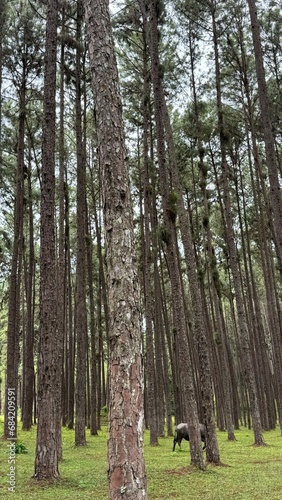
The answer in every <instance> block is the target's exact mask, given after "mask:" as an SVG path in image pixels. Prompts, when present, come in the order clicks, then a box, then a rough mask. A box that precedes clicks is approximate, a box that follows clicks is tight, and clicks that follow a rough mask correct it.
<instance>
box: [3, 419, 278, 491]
mask: <svg viewBox="0 0 282 500" xmlns="http://www.w3.org/2000/svg"><path fill="white" fill-rule="evenodd" d="M2 434H3V419H2V420H0V435H2ZM18 434H19V435H18V438H19V440H20V442H21V443H23V444H24V445H25V446H26V447H27V449H28V453H25V454H17V455H16V492H15V494H16V497H17V500H21V499H22V500H29V499H30V500H33V499H34V500H38V499H40V500H48V499H50V500H51V499H52V500H53V499H54V498H55V500H72V499H73V500H74V499H79V498H81V499H84V500H88V499H91V500H93V499H94V500H107V498H108V491H107V463H106V442H107V432H106V428H105V427H103V429H102V431H100V432H99V436H90V435H89V432H88V437H87V440H88V444H87V446H86V447H81V448H76V447H75V446H74V431H71V430H67V429H63V455H64V458H63V460H62V462H61V463H60V475H61V479H60V480H59V481H57V482H56V483H55V484H46V483H45V482H44V481H43V482H40V483H39V484H38V483H37V482H34V481H33V480H32V479H31V476H32V474H33V467H34V450H35V439H36V430H35V428H34V429H32V430H31V431H29V432H23V431H21V430H19V433H18ZM264 436H265V441H266V443H267V446H263V447H255V446H252V443H253V433H252V431H250V430H248V429H241V430H239V431H236V438H237V441H236V442H228V441H227V437H226V433H224V432H218V442H219V449H220V457H221V461H222V463H223V464H224V465H225V466H224V467H215V466H212V465H208V466H207V470H206V471H204V472H200V471H196V470H194V469H192V468H191V467H190V466H189V453H188V449H189V448H188V447H189V444H188V443H187V442H182V450H178V449H177V450H176V451H175V452H172V451H171V450H172V438H164V439H160V441H159V442H160V445H159V446H158V447H151V446H150V445H149V433H148V432H146V433H145V457H146V468H147V479H148V497H149V500H165V499H167V500H168V499H169V500H175V499H176V500H200V499H203V498H205V500H233V499H236V500H266V499H267V500H281V498H282V493H281V492H282V474H281V466H282V447H281V445H282V443H281V435H280V431H279V430H278V429H277V430H276V431H270V432H266V433H265V435H264ZM8 457H9V450H8V448H7V442H6V441H4V440H0V497H1V499H3V500H5V499H9V498H11V495H13V493H10V492H9V491H8V476H7V474H8V471H9V465H8Z"/></svg>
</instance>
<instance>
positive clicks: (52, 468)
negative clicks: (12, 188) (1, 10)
mask: <svg viewBox="0 0 282 500" xmlns="http://www.w3.org/2000/svg"><path fill="white" fill-rule="evenodd" d="M57 21H58V3H57V0H48V2H47V24H46V45H45V73H44V115H43V136H42V191H41V240H40V250H41V252H40V338H39V355H38V356H39V358H38V396H37V398H38V426H37V441H36V456H35V473H34V479H37V480H42V479H57V478H58V477H59V470H58V458H59V457H58V443H59V442H60V436H59V433H60V432H61V429H60V427H58V426H57V423H58V418H57V415H58V412H59V413H60V412H61V404H60V403H61V391H60V388H61V359H60V353H59V352H58V349H59V345H60V342H59V341H58V337H59V335H60V334H61V332H58V327H57V294H56V249H55V219H54V215H55V214H54V205H55V203H54V201H55V109H56V99H55V98H56V56H57Z"/></svg>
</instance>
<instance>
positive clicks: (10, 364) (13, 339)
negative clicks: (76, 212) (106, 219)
mask: <svg viewBox="0 0 282 500" xmlns="http://www.w3.org/2000/svg"><path fill="white" fill-rule="evenodd" d="M19 107H20V111H19V130H18V143H17V171H16V190H15V206H14V243H13V254H12V265H11V274H10V289H9V303H8V332H7V375H6V377H7V378H6V392H5V421H4V435H5V437H6V438H13V437H16V436H17V403H18V398H17V393H18V364H19V354H20V353H19V329H20V293H21V267H22V252H23V210H24V202H23V199H24V149H25V143H24V134H25V117H26V81H25V67H23V74H22V85H21V87H20V100H19ZM11 390H12V392H13V394H11ZM12 397H13V398H15V399H11V398H12ZM9 401H10V402H11V403H12V402H13V403H14V406H13V405H12V406H9ZM11 408H15V429H14V431H12V428H9V425H8V424H9V422H11V420H9V419H8V412H9V411H11ZM12 432H13V434H11V433H12Z"/></svg>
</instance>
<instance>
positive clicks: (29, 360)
mask: <svg viewBox="0 0 282 500" xmlns="http://www.w3.org/2000/svg"><path fill="white" fill-rule="evenodd" d="M27 182H28V216H29V254H28V266H27V271H26V274H27V276H26V280H25V281H26V309H27V310H26V329H25V339H24V345H23V373H24V377H23V408H22V428H23V430H30V429H31V427H32V409H33V397H34V390H33V389H34V387H33V386H34V356H33V349H34V268H35V259H34V237H33V210H32V188H31V165H29V167H28V168H27Z"/></svg>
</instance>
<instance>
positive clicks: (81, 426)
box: [75, 0, 87, 446]
mask: <svg viewBox="0 0 282 500" xmlns="http://www.w3.org/2000/svg"><path fill="white" fill-rule="evenodd" d="M82 7H83V5H82V2H81V1H80V0H78V2H77V42H78V43H80V42H81V22H82V15H83V11H82ZM76 148H77V198H76V203H77V267H76V304H75V311H76V342H77V344H76V345H77V351H76V352H77V355H76V387H75V408H76V414H75V416H76V418H75V444H76V446H84V445H86V435H85V425H86V368H87V316H86V262H85V258H86V240H85V227H86V225H85V220H86V186H85V153H84V146H83V141H82V112H81V49H80V45H79V46H78V47H77V49H76Z"/></svg>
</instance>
